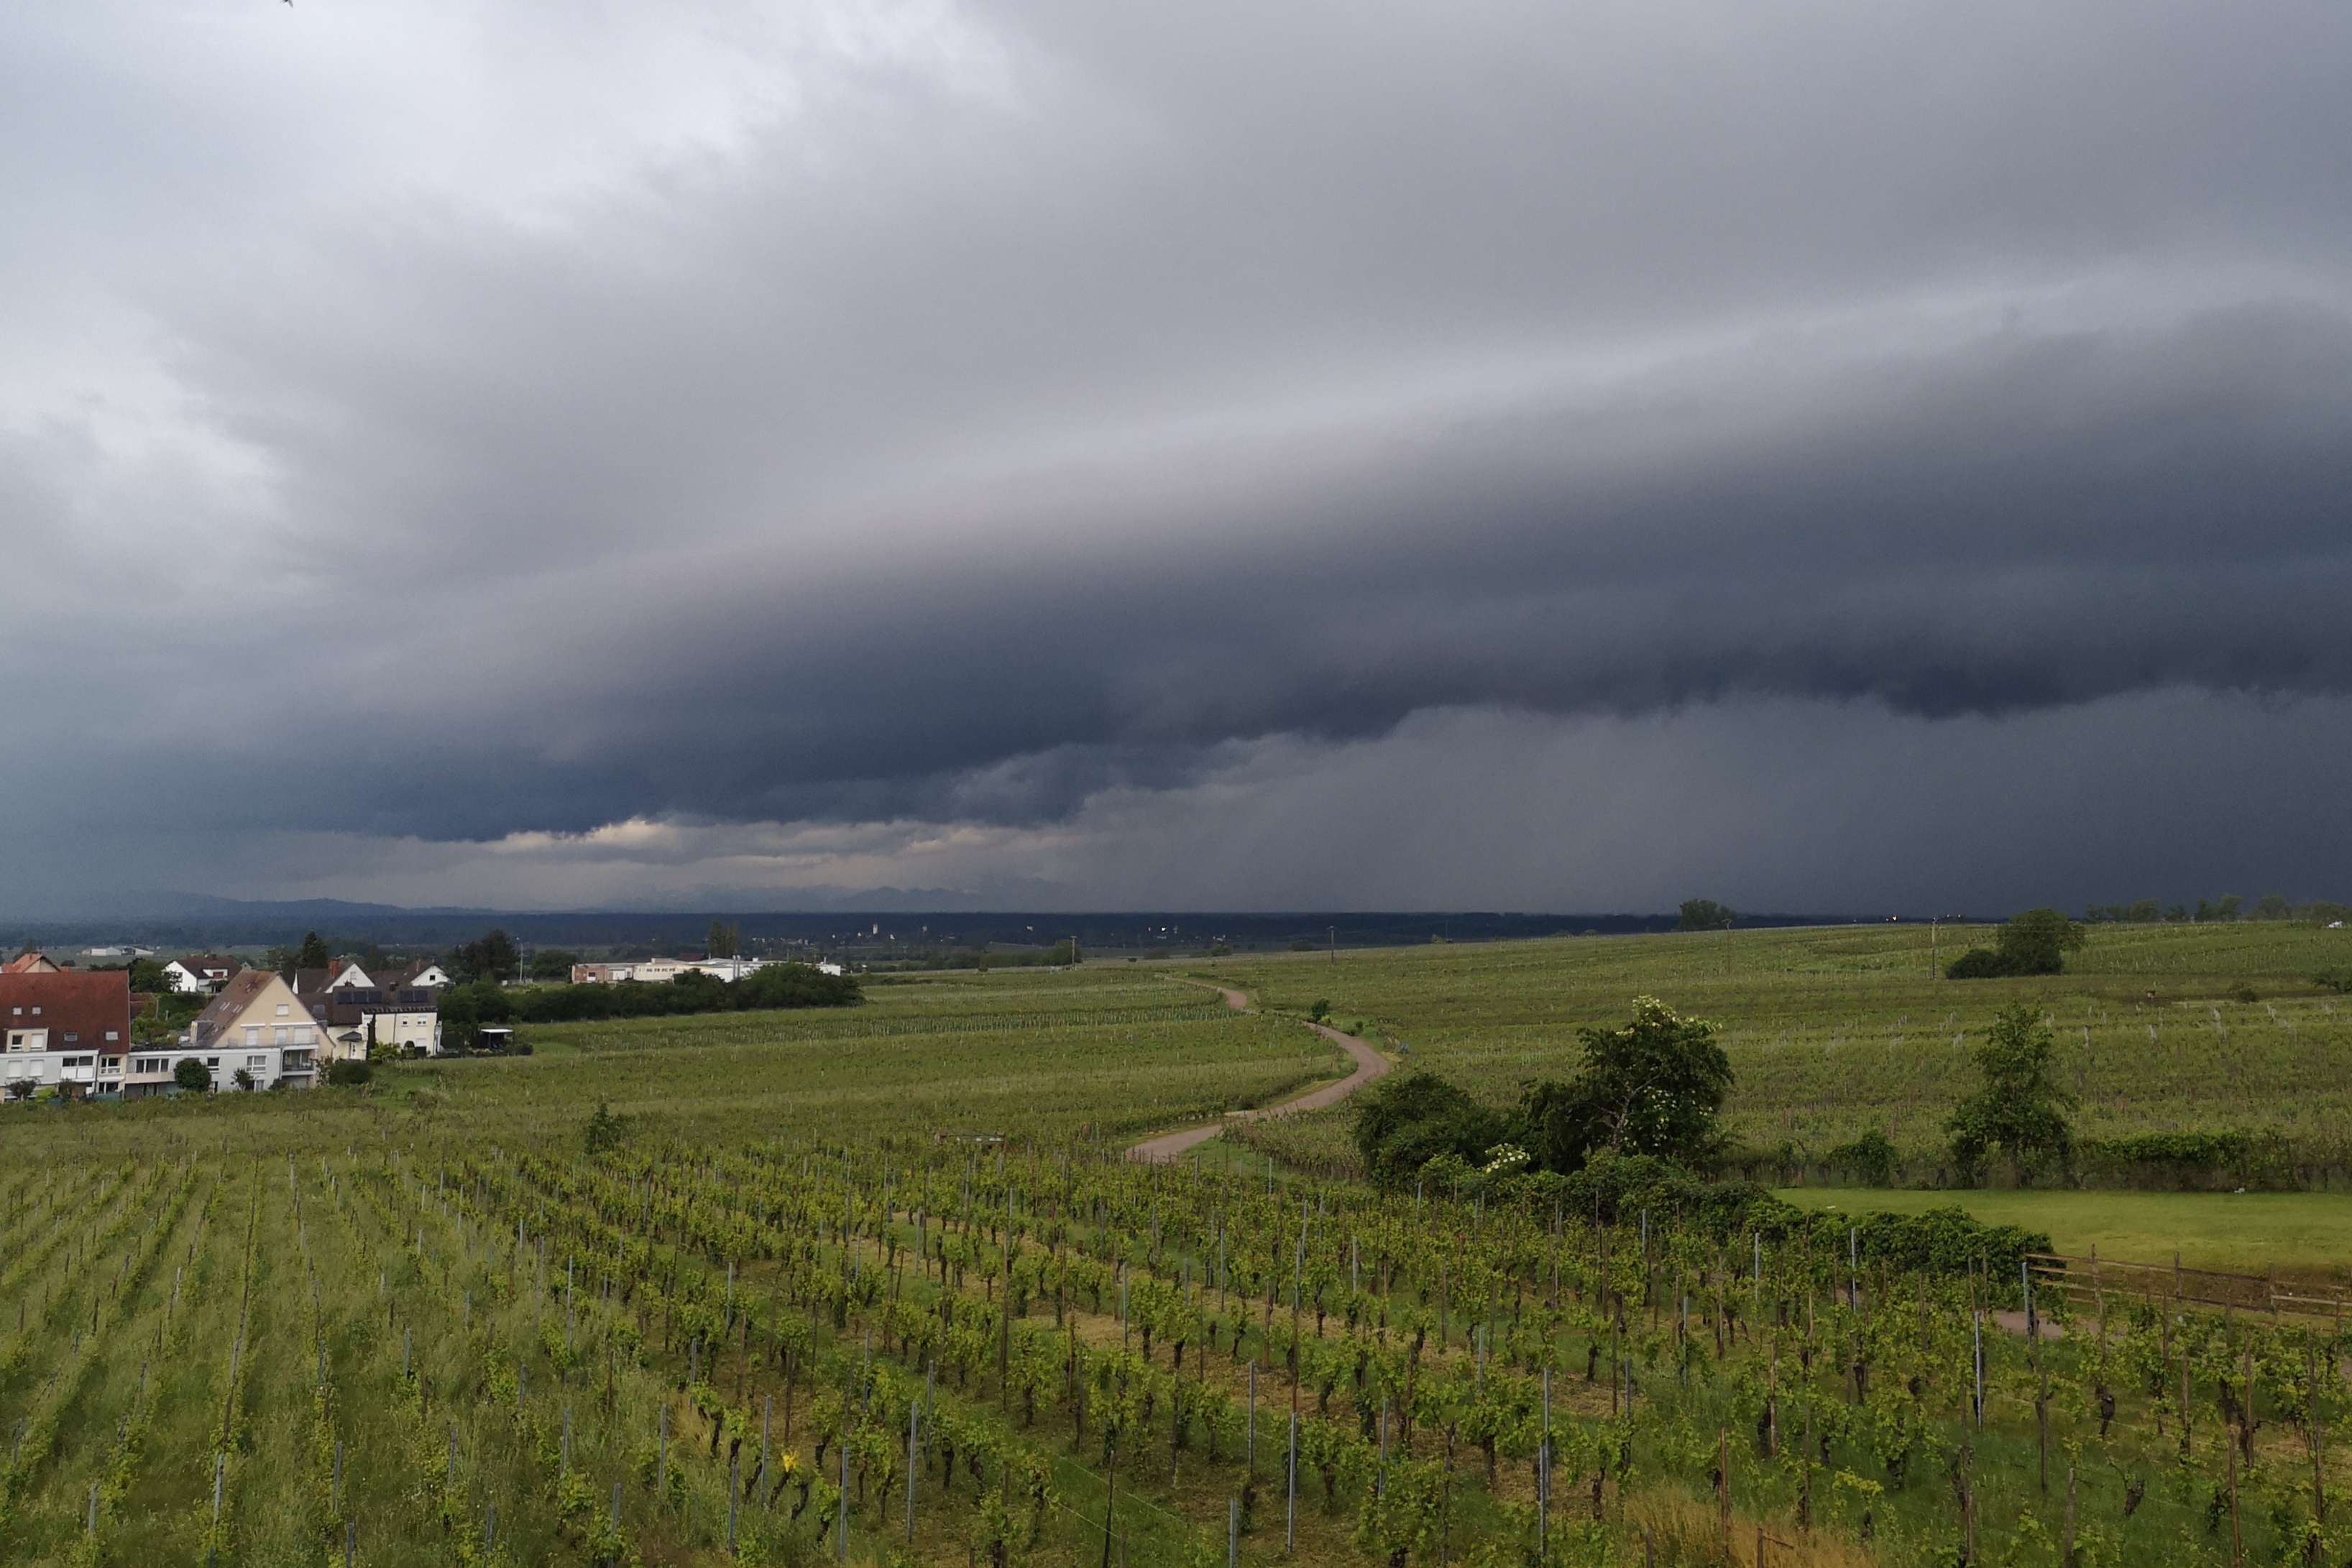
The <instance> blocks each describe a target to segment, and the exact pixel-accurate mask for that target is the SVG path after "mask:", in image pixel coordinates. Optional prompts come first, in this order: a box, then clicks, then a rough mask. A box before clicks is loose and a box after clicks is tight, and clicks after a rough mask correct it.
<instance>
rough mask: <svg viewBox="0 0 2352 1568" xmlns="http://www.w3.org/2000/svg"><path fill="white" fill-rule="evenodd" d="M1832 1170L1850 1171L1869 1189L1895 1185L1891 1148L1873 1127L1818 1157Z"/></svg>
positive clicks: (1883, 1136) (1893, 1146)
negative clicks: (1850, 1141) (1849, 1141)
mask: <svg viewBox="0 0 2352 1568" xmlns="http://www.w3.org/2000/svg"><path fill="white" fill-rule="evenodd" d="M1822 1159H1823V1161H1824V1162H1825V1163H1827V1164H1828V1165H1829V1166H1831V1167H1832V1169H1835V1170H1844V1171H1852V1172H1853V1174H1854V1175H1856V1176H1860V1177H1862V1179H1863V1180H1864V1182H1865V1183H1866V1184H1867V1185H1869V1186H1893V1185H1894V1184H1895V1145H1893V1144H1891V1143H1888V1142H1887V1141H1886V1134H1884V1133H1882V1132H1879V1131H1877V1130H1876V1129H1875V1128H1874V1129H1872V1130H1871V1131H1869V1132H1867V1133H1864V1134H1863V1135H1862V1136H1860V1137H1859V1138H1856V1139H1854V1140H1853V1142H1852V1143H1850V1144H1840V1145H1837V1147H1835V1148H1833V1149H1832V1150H1831V1151H1830V1152H1829V1153H1828V1154H1826V1155H1822Z"/></svg>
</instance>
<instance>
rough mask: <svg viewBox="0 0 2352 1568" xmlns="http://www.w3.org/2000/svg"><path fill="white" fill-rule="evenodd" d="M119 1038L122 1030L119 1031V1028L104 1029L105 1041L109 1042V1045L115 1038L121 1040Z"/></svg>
mask: <svg viewBox="0 0 2352 1568" xmlns="http://www.w3.org/2000/svg"><path fill="white" fill-rule="evenodd" d="M121 1038H122V1031H121V1030H112V1029H110V1030H107V1031H106V1039H107V1043H109V1044H112V1043H113V1042H114V1041H116V1040H121Z"/></svg>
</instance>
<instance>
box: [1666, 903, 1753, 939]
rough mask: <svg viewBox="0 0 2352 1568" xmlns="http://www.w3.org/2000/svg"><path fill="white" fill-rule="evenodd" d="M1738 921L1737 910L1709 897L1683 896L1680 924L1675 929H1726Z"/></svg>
mask: <svg viewBox="0 0 2352 1568" xmlns="http://www.w3.org/2000/svg"><path fill="white" fill-rule="evenodd" d="M1738 921H1739V915H1738V912H1737V911H1734V910H1732V909H1729V908H1727V907H1725V906H1724V905H1723V904H1717V902H1716V901H1715V900H1713V899H1711V898H1685V899H1684V900H1683V919H1682V924H1681V925H1677V926H1676V927H1675V930H1677V931H1728V930H1730V929H1731V928H1732V926H1734V925H1737V924H1738Z"/></svg>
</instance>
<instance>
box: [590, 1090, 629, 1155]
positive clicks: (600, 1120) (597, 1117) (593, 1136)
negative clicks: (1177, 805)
mask: <svg viewBox="0 0 2352 1568" xmlns="http://www.w3.org/2000/svg"><path fill="white" fill-rule="evenodd" d="M628 1134H629V1119H628V1118H627V1117H625V1116H616V1115H614V1113H613V1108H612V1107H611V1106H610V1105H607V1104H606V1103H604V1101H602V1100H599V1101H597V1102H596V1112H595V1114H593V1115H592V1116H590V1117H589V1118H588V1122H587V1124H586V1125H585V1126H583V1127H582V1128H581V1129H580V1143H581V1146H582V1147H583V1148H585V1149H586V1150H587V1151H588V1153H590V1154H592V1155H605V1154H610V1153H612V1152H613V1151H614V1149H617V1148H619V1147H620V1146H621V1143H622V1141H623V1140H624V1139H625V1138H626V1137H627V1136H628Z"/></svg>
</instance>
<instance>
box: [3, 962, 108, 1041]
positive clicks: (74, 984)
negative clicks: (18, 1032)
mask: <svg viewBox="0 0 2352 1568" xmlns="http://www.w3.org/2000/svg"><path fill="white" fill-rule="evenodd" d="M35 1009H39V1010H38V1011H36V1010H35ZM0 1028H9V1029H46V1030H48V1031H49V1049H50V1050H51V1051H65V1050H68V1049H70V1050H75V1051H110V1052H119V1051H125V1050H127V1049H129V1047H130V1043H131V977H130V976H129V974H127V973H126V972H125V971H123V970H121V969H89V970H65V971H60V972H58V973H57V974H54V975H27V974H23V973H17V974H0ZM109 1030H111V1031H112V1032H113V1035H114V1038H113V1039H112V1040H109V1039H107V1038H106V1036H107V1033H108V1031H109ZM68 1035H72V1036H73V1037H74V1038H73V1039H71V1040H68V1039H67V1038H66V1037H67V1036H68Z"/></svg>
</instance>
